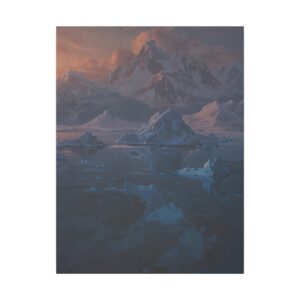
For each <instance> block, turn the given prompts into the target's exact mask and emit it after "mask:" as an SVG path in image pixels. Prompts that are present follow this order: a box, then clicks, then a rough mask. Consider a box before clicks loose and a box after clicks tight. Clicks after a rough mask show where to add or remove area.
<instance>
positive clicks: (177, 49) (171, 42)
mask: <svg viewBox="0 0 300 300" xmlns="http://www.w3.org/2000/svg"><path fill="white" fill-rule="evenodd" d="M186 32H188V31H186V30H182V28H168V27H160V28H154V29H149V30H146V31H143V32H141V33H139V34H138V36H137V37H136V38H134V39H133V40H132V43H131V45H132V52H133V53H134V54H137V53H138V52H139V51H140V49H141V48H142V47H143V45H144V44H145V42H146V41H148V40H155V41H156V43H157V44H158V45H159V46H160V47H162V48H164V49H165V50H167V51H168V52H170V53H171V54H175V53H186V54H189V55H192V56H193V57H194V58H196V59H199V60H204V61H205V62H206V63H207V64H208V65H209V66H210V67H211V68H218V67H221V66H224V65H225V64H229V63H231V62H233V61H238V60H241V58H242V54H241V53H236V52H234V51H230V50H228V49H226V48H225V47H221V46H215V45H207V44H205V43H203V42H202V41H201V39H199V38H197V37H191V36H189V35H187V34H186Z"/></svg>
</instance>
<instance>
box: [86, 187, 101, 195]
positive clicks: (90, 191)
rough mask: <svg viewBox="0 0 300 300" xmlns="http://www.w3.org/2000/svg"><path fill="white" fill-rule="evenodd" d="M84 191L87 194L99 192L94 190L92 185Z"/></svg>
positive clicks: (96, 189)
mask: <svg viewBox="0 0 300 300" xmlns="http://www.w3.org/2000/svg"><path fill="white" fill-rule="evenodd" d="M85 191H86V192H87V193H96V192H98V191H99V189H98V188H96V187H95V186H94V185H93V186H91V187H89V188H87V189H86V190H85Z"/></svg>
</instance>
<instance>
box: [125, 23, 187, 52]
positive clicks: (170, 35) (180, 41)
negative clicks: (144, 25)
mask: <svg viewBox="0 0 300 300" xmlns="http://www.w3.org/2000/svg"><path fill="white" fill-rule="evenodd" d="M148 40H155V41H156V42H157V44H158V45H159V46H160V47H162V48H165V49H166V50H168V51H170V52H175V51H178V50H180V51H182V50H184V48H185V47H186V45H185V42H186V39H184V38H183V36H182V34H181V33H179V32H177V31H176V30H174V29H172V28H168V27H160V28H154V29H150V30H147V31H143V32H141V33H140V34H139V35H138V36H137V37H136V38H135V39H133V40H132V43H131V45H132V52H133V53H134V54H137V53H138V52H139V51H140V49H141V48H142V47H143V45H144V44H145V42H146V41H148Z"/></svg>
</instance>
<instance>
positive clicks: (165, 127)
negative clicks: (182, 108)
mask: <svg viewBox="0 0 300 300" xmlns="http://www.w3.org/2000/svg"><path fill="white" fill-rule="evenodd" d="M197 141H198V136H197V135H196V134H195V133H194V132H193V130H192V129H191V128H190V127H189V126H188V125H187V124H185V123H184V121H183V120H182V118H181V116H180V115H178V114H177V113H175V112H174V111H173V110H167V111H165V112H163V113H160V112H156V113H155V114H154V115H153V116H152V117H151V118H150V120H149V121H148V122H147V123H144V124H143V125H142V127H141V128H140V129H139V130H138V131H137V132H136V133H133V134H125V135H124V136H122V137H121V138H120V139H119V141H118V142H119V143H120V144H167V145H190V144H195V143H197Z"/></svg>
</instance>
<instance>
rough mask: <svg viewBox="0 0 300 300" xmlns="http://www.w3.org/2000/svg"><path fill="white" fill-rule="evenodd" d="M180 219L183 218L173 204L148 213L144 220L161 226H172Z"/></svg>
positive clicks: (179, 210)
mask: <svg viewBox="0 0 300 300" xmlns="http://www.w3.org/2000/svg"><path fill="white" fill-rule="evenodd" d="M182 218H184V216H183V213H182V211H181V209H180V208H178V207H177V206H176V205H175V204H174V203H170V204H167V205H165V206H163V207H162V208H160V209H156V210H154V211H152V212H149V213H148V214H147V215H146V217H145V220H146V221H154V222H155V221H156V222H159V223H161V224H173V223H175V222H177V221H178V220H180V219H182Z"/></svg>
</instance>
